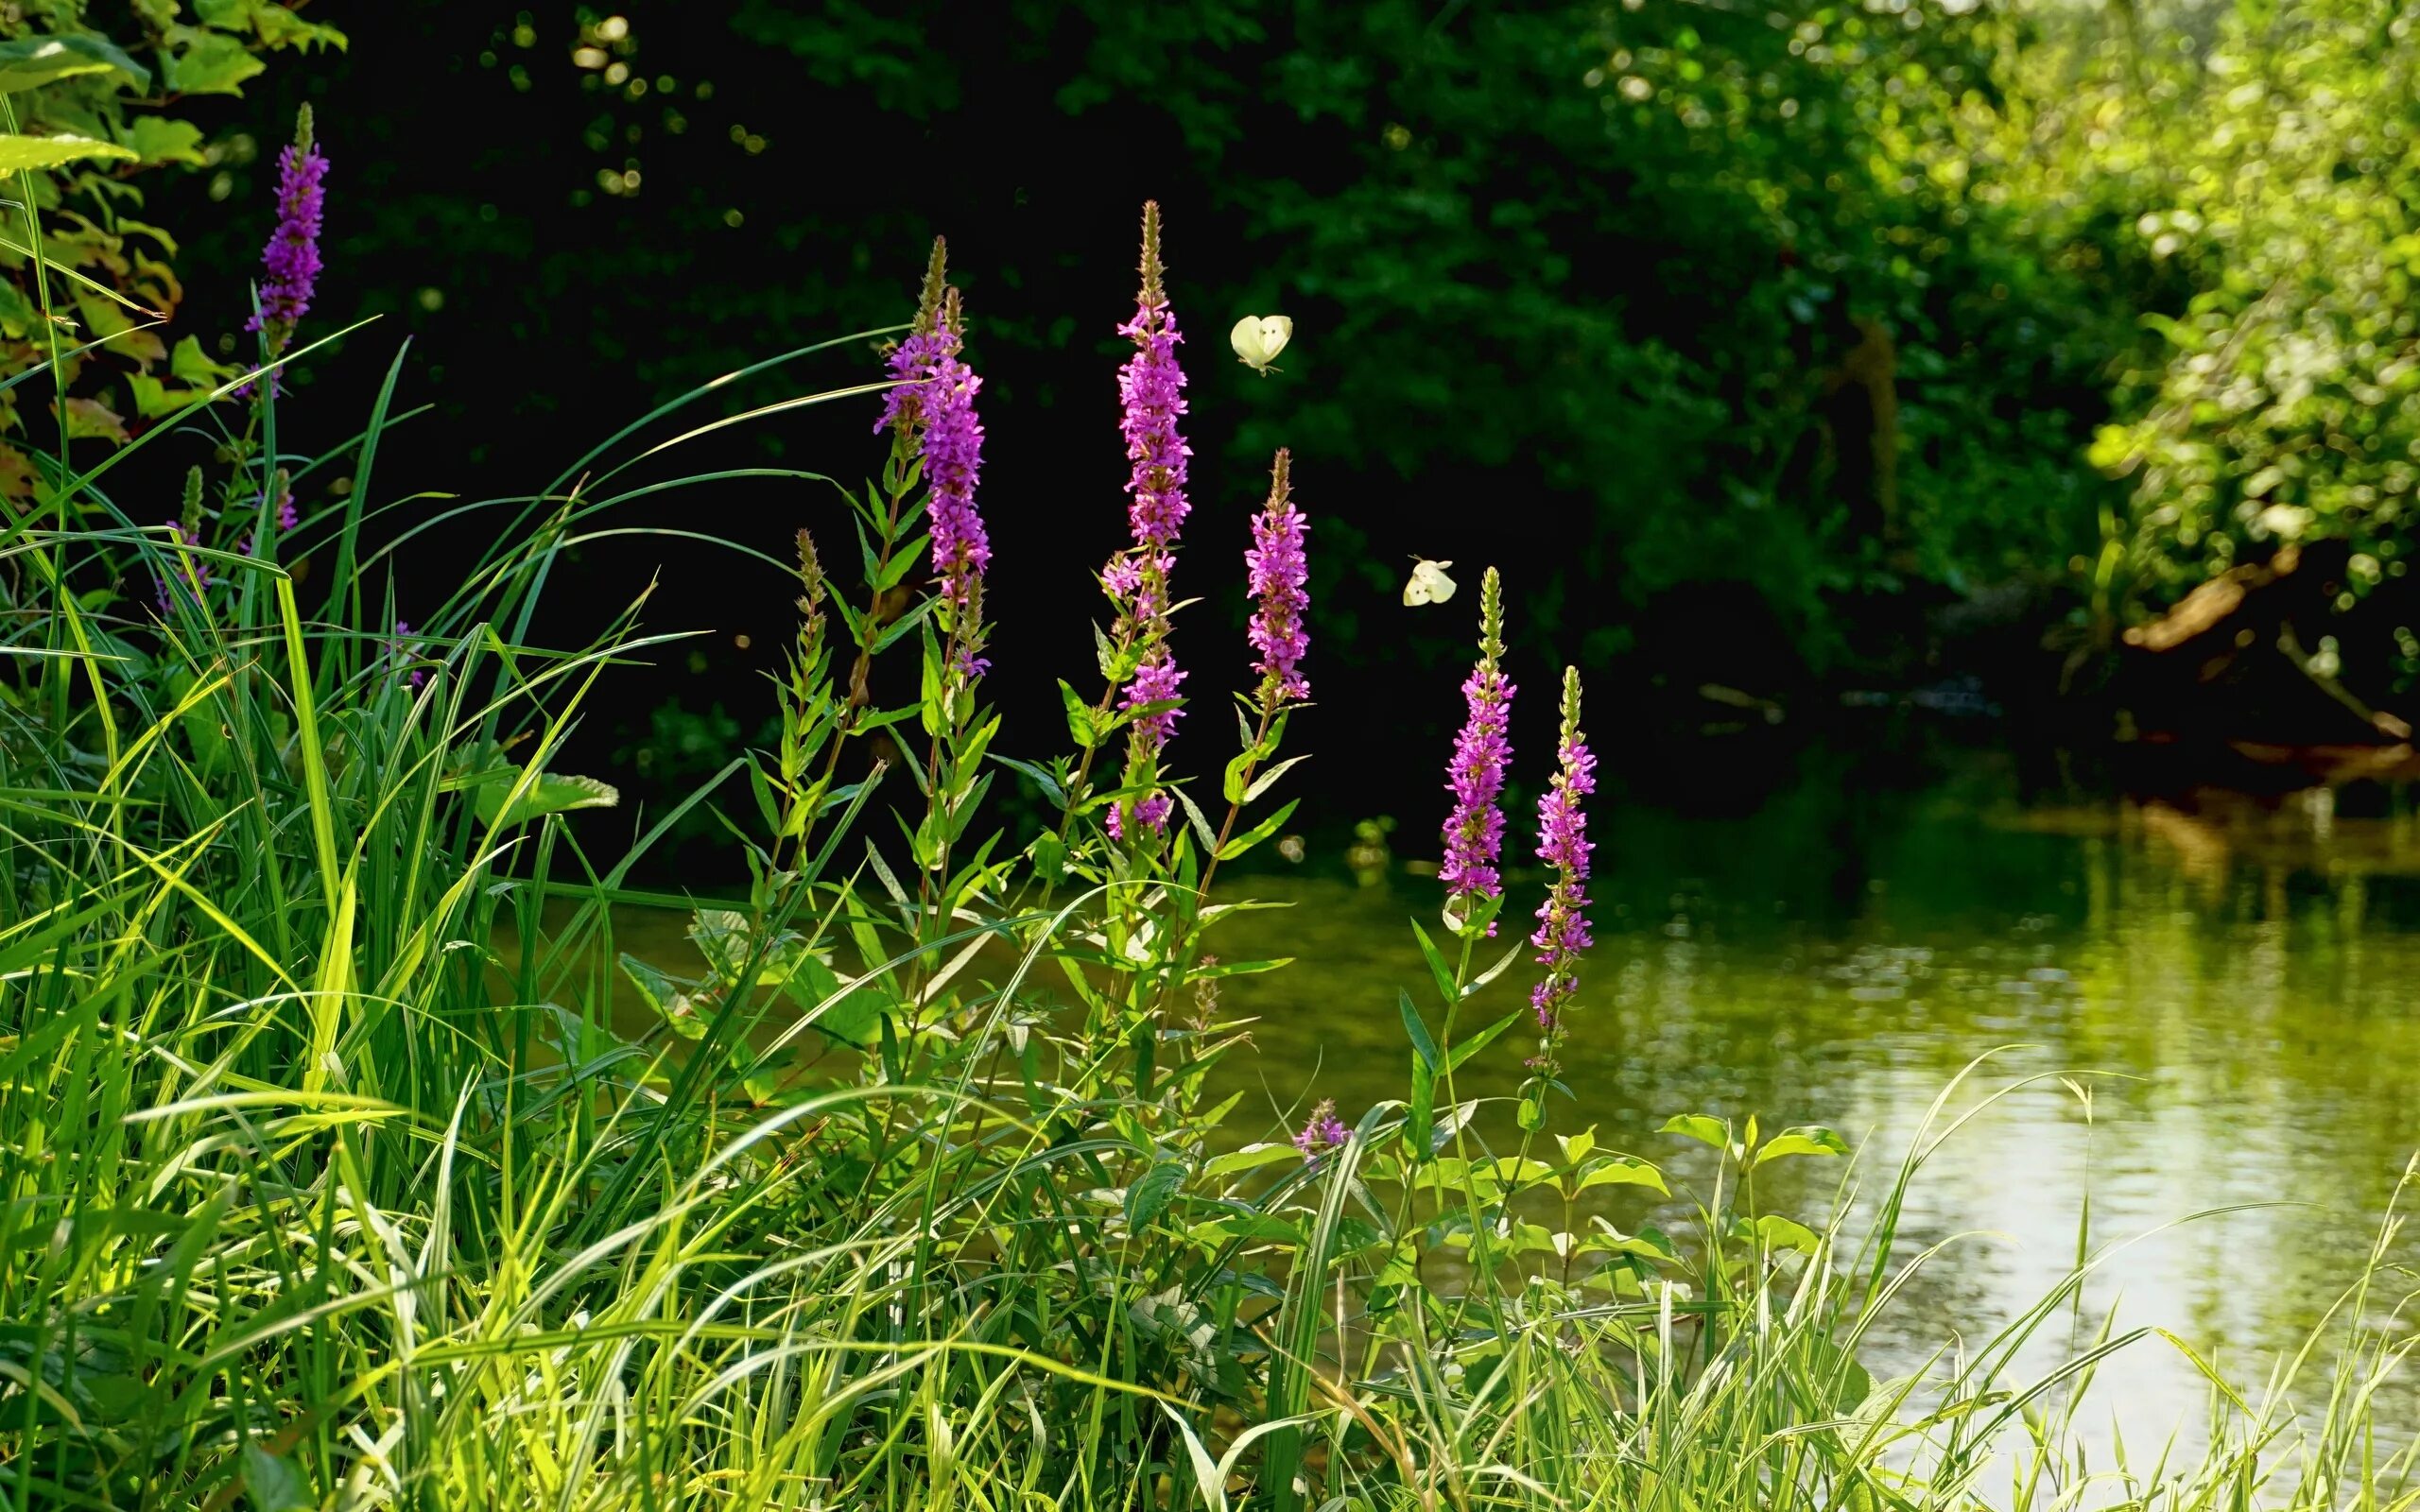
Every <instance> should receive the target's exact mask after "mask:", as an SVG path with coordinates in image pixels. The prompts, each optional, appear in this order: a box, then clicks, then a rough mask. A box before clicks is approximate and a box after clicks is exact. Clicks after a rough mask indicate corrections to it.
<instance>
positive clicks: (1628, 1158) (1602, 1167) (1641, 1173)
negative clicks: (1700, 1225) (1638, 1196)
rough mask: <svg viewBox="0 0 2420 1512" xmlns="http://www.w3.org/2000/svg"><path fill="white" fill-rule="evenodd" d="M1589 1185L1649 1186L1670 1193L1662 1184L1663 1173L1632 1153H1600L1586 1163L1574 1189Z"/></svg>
mask: <svg viewBox="0 0 2420 1512" xmlns="http://www.w3.org/2000/svg"><path fill="white" fill-rule="evenodd" d="M1590 1187H1649V1188H1652V1189H1653V1190H1655V1191H1657V1192H1661V1193H1663V1194H1665V1195H1666V1196H1670V1195H1671V1194H1672V1192H1671V1189H1670V1188H1669V1187H1667V1186H1666V1185H1665V1184H1664V1173H1663V1172H1661V1171H1658V1170H1657V1169H1655V1167H1653V1166H1651V1165H1650V1164H1648V1163H1647V1162H1646V1161H1645V1160H1640V1159H1638V1158H1637V1157H1636V1156H1634V1155H1600V1156H1599V1157H1597V1158H1596V1159H1595V1160H1591V1161H1590V1162H1589V1163H1588V1169H1587V1170H1586V1171H1585V1172H1583V1173H1582V1175H1581V1177H1580V1182H1579V1185H1578V1186H1577V1187H1576V1188H1575V1189H1574V1190H1576V1191H1580V1192H1585V1191H1587V1190H1588V1189H1589V1188H1590Z"/></svg>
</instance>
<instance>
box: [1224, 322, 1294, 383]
mask: <svg viewBox="0 0 2420 1512" xmlns="http://www.w3.org/2000/svg"><path fill="white" fill-rule="evenodd" d="M1293 336H1294V322H1293V321H1292V320H1290V319H1288V318H1287V317H1285V316H1282V315H1247V316H1245V317H1244V318H1242V319H1240V320H1238V321H1236V328H1235V329H1234V330H1233V331H1230V332H1228V333H1227V341H1228V343H1229V345H1231V346H1233V347H1234V348H1235V349H1236V360H1237V361H1239V362H1241V363H1242V364H1243V365H1244V366H1245V367H1247V368H1250V369H1252V370H1253V371H1254V372H1256V373H1258V374H1260V375H1261V376H1262V377H1264V378H1266V377H1268V376H1269V375H1270V374H1271V373H1272V372H1284V371H1285V370H1286V369H1283V368H1272V367H1271V366H1270V364H1271V363H1272V362H1274V361H1276V360H1277V354H1278V353H1279V352H1283V351H1285V350H1286V343H1287V342H1288V341H1290V340H1292V339H1293Z"/></svg>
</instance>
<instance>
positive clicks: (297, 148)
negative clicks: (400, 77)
mask: <svg viewBox="0 0 2420 1512" xmlns="http://www.w3.org/2000/svg"><path fill="white" fill-rule="evenodd" d="M311 125H312V123H311V107H309V106H308V105H305V106H303V107H302V113H301V115H300V116H299V117H298V119H297V120H296V122H295V130H294V141H293V142H292V143H291V144H290V145H289V146H287V147H286V148H285V150H284V151H283V152H281V153H279V154H278V159H277V229H276V230H275V231H274V232H270V233H269V238H268V246H266V247H264V248H262V249H261V275H262V276H261V292H260V308H259V309H258V310H257V311H255V312H254V313H253V315H252V318H251V322H250V323H249V324H247V325H246V327H245V329H246V330H248V331H260V332H265V333H267V334H268V338H269V340H268V344H269V350H270V351H271V352H279V351H283V350H284V349H285V343H286V342H287V341H289V340H291V339H292V338H293V335H294V328H295V327H296V326H298V325H300V324H302V317H303V316H304V315H305V314H306V313H308V312H309V310H310V308H311V297H312V295H313V294H315V293H316V292H318V290H319V286H320V217H321V214H322V212H323V211H324V210H325V208H326V204H327V191H326V188H325V184H324V180H326V178H327V176H328V160H327V157H326V155H325V154H323V153H322V152H320V146H319V144H318V143H317V142H316V141H314V140H313V139H312V130H311Z"/></svg>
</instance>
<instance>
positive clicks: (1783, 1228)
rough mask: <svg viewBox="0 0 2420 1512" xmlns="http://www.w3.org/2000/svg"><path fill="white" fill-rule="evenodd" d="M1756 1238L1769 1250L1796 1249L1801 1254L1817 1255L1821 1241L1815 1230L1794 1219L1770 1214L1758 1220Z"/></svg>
mask: <svg viewBox="0 0 2420 1512" xmlns="http://www.w3.org/2000/svg"><path fill="white" fill-rule="evenodd" d="M1755 1232H1756V1238H1757V1240H1758V1242H1759V1243H1761V1244H1762V1245H1763V1246H1765V1247H1766V1248H1767V1249H1795V1250H1797V1251H1798V1252H1799V1253H1800V1254H1803V1255H1811V1254H1813V1253H1815V1249H1816V1246H1817V1245H1818V1243H1819V1241H1818V1240H1817V1239H1816V1237H1815V1230H1814V1229H1809V1228H1807V1227H1806V1225H1805V1224H1803V1223H1800V1222H1798V1221H1797V1220H1796V1219H1794V1218H1785V1217H1783V1216H1782V1215H1781V1214H1779V1213H1777V1212H1769V1213H1767V1214H1765V1215H1764V1216H1763V1217H1761V1218H1759V1219H1757V1220H1756V1229H1755Z"/></svg>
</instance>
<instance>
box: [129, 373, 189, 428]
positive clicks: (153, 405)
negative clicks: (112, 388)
mask: <svg viewBox="0 0 2420 1512" xmlns="http://www.w3.org/2000/svg"><path fill="white" fill-rule="evenodd" d="M126 387H129V388H130V389H132V390H133V392H134V412H135V413H136V414H138V415H140V416H142V417H143V418H144V419H145V420H158V419H160V418H161V417H162V416H164V415H173V414H176V413H177V412H178V411H179V410H182V409H189V408H191V407H192V406H194V405H195V404H200V403H201V402H202V401H203V400H205V399H208V398H209V397H210V390H209V389H206V388H171V387H168V386H167V385H166V384H164V383H162V382H161V381H160V380H159V379H157V378H154V377H152V376H151V375H150V374H149V373H147V372H130V373H128V374H127V375H126Z"/></svg>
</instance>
